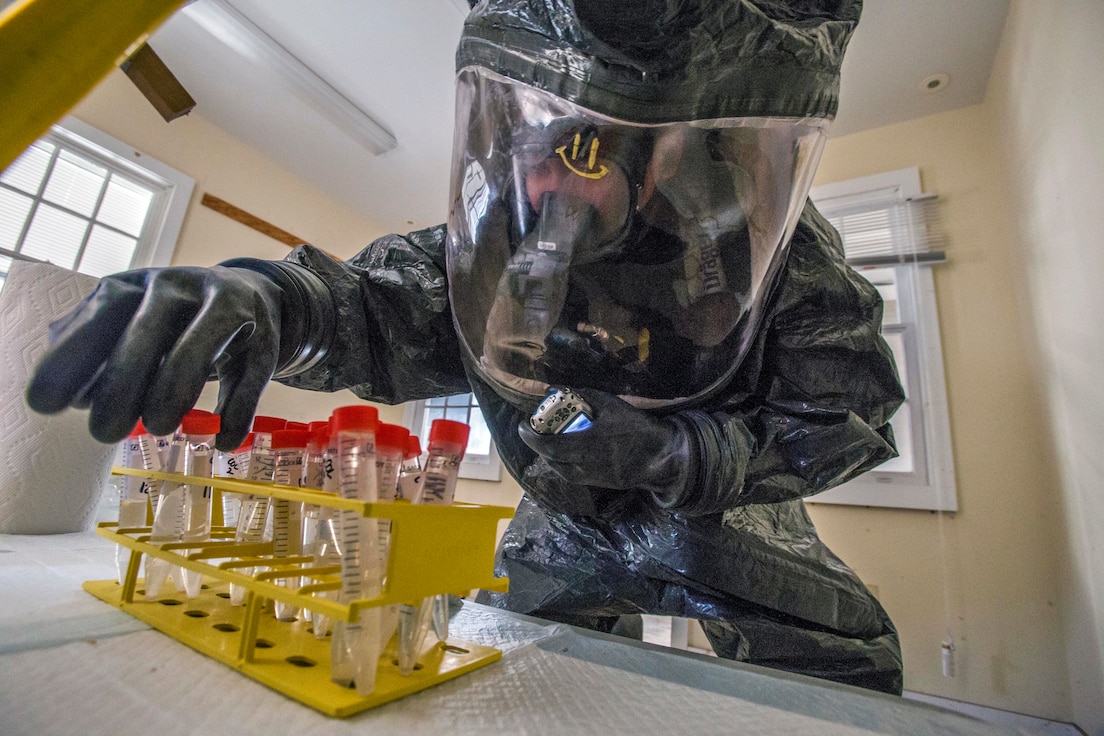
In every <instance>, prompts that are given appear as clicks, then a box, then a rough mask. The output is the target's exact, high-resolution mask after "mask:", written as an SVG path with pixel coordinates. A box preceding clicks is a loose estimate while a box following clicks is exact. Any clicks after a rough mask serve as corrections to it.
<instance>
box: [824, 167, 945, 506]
mask: <svg viewBox="0 0 1104 736" xmlns="http://www.w3.org/2000/svg"><path fill="white" fill-rule="evenodd" d="M891 190H893V191H894V198H895V199H896V200H897V201H898V202H900V203H903V202H907V201H910V200H916V199H921V198H923V197H924V196H925V195H924V194H923V192H922V190H921V188H920V173H919V170H918V169H917V168H909V169H901V170H898V171H891V172H886V173H884V174H876V175H874V176H868V177H862V178H858V179H850V180H847V181H841V182H836V183H833V184H827V185H823V186H819V187H814V188H813V189H812V191H811V192H810V197H811V198H812V200H813V202H814V203H816V204H817V207H818V209H821V212H822V214H826V216H828V215H830V214H831V213H832V212H833V210H836V211H838V210H840V209H844V208H847V209H852V208H861V207H862V205H863V204H864V203H869V204H870V205H871V210H873V209H875V208H876V207H877V206H878V203H879V202H881V203H884V202H885V201H886V198H887V192H889V191H891ZM910 226H911V227H914V228H915V227H923V222H922V221H921V222H918V221H917V220H916V219H912V220H911V222H910ZM919 236H920V237H919V238H917V237H914V238H913V242H914V243H915V242H917V241H918V240H919V241H922V240H923V238H924V234H923V233H920V234H919ZM875 268H892V269H893V270H894V271H895V283H896V287H897V305H896V306H897V309H898V310H899V315H898V322H897V323H896V324H890V325H886V326H884V327H883V332H884V333H886V334H900V335H901V336H902V342H903V344H904V346H905V354H906V357H905V360H906V363H905V366H904V371H903V373H904V375H905V381H904V383H905V392H906V395H907V397H908V399H907V404H908V407H909V420H910V429H911V434H912V447H913V470H912V471H911V472H903V471H892V470H883V469H879V468H874V469H873V470H870V471H868V472H866V473H864V474H863V475H861V476H859V477H858V478H855V479H853V480H851V481H849V482H847V483H845V484H843V485H841V486H838V487H837V488H833V489H830V490H828V491H825V492H823V493H819V494H817V495H815V496H811V497H809V498H807V499H806V501H807V502H810V503H829V504H844V505H859V506H877V507H889V508H903V509H923V510H929V511H952V512H953V511H957V510H958V500H957V495H958V494H957V488H956V484H955V475H954V454H953V448H952V444H951V429H950V412H949V408H948V401H947V388H946V378H945V375H944V364H943V349H942V343H941V336H940V330H939V312H938V306H937V304H936V297H935V282H934V279H933V277H932V272H931V268H930V264H928V263H925V262H922V261H919V260H912V261H908V262H905V261H902V262H898V263H886V264H883V265H880V266H861V267H859V266H856V267H855V269H856V271H858V272H859V274H860V275H862V274H863V272H864V271H867V272H869V271H870V270H872V269H875Z"/></svg>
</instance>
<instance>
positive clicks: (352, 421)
mask: <svg viewBox="0 0 1104 736" xmlns="http://www.w3.org/2000/svg"><path fill="white" fill-rule="evenodd" d="M379 423H380V421H379V411H377V410H376V407H374V406H363V405H354V406H340V407H338V408H336V409H334V412H333V416H331V417H330V432H332V433H333V434H337V433H338V432H345V431H353V432H375V431H376V429H377V428H378V427H379Z"/></svg>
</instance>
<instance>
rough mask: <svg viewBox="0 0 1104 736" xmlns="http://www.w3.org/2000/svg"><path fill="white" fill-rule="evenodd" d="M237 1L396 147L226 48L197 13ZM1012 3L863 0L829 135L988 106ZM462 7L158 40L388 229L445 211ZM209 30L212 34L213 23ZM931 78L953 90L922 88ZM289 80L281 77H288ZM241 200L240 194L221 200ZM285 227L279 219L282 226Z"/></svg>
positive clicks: (211, 100)
mask: <svg viewBox="0 0 1104 736" xmlns="http://www.w3.org/2000/svg"><path fill="white" fill-rule="evenodd" d="M212 2H218V3H221V4H222V5H223V6H225V5H231V6H232V9H236V10H238V11H240V13H241V14H242V15H244V16H245V17H247V18H248V19H249V20H250V21H251V22H252V23H253V24H255V25H256V26H257V27H259V28H260V29H262V30H263V32H264V33H266V34H267V35H268V36H269V37H271V39H273V40H275V41H276V42H277V43H278V44H279V45H280V46H283V47H284V48H285V49H286V50H287V51H289V52H290V53H291V54H292V55H293V56H294V57H296V58H297V59H298V60H299V61H301V62H303V64H305V65H306V66H307V67H309V69H311V70H312V71H313V72H314V74H316V75H317V76H319V77H321V78H322V79H324V80H325V81H326V82H328V83H329V85H330V86H332V87H333V88H334V89H336V90H337V91H338V92H339V93H340V95H342V96H344V97H345V98H347V100H348V101H350V102H351V103H353V105H355V106H356V107H359V108H360V109H361V110H363V111H364V112H366V113H368V114H369V115H370V116H372V117H373V118H374V119H375V120H376V121H378V122H379V123H380V124H381V125H382V126H383V127H384V128H386V129H387V130H388V131H390V133H392V134H393V135H394V136H395V138H396V139H397V145H396V147H395V148H394V149H393V150H390V151H388V152H386V153H383V154H381V155H375V154H373V153H371V152H370V151H368V150H366V148H365V147H364V146H363V145H361V144H359V143H357V142H355V141H354V139H353V138H352V137H350V136H349V135H347V134H346V133H345V132H343V131H342V130H341V129H340V128H339V127H338V126H337V125H335V124H334V123H333V122H330V121H329V120H328V119H327V117H326V116H325V115H323V114H321V113H319V112H318V111H317V109H318V108H317V107H316V106H312V105H310V104H306V103H305V102H304V101H303V100H302V97H301V95H300V96H297V94H296V93H295V92H294V91H293V90H292V88H291V87H289V86H288V84H287V82H286V78H285V79H282V78H281V74H280V73H278V72H276V71H274V69H273V66H272V65H271V64H270V63H265V62H263V61H259V60H257V59H256V58H250V55H249V54H248V53H247V52H242V51H241V50H235V48H234V45H233V44H232V43H231V44H228V43H226V42H225V41H224V40H220V38H219V37H218V35H219V34H217V33H212V32H210V31H209V30H207V29H206V28H205V26H204V24H203V23H201V22H199V21H198V20H197V14H196V12H195V10H196V9H195V6H199V5H201V4H203V3H212ZM1008 2H1009V0H969V2H966V1H964V0H866V3H865V7H864V11H863V17H862V21H861V22H860V24H859V27H858V29H857V30H856V32H855V35H854V37H853V39H852V41H851V45H850V47H849V49H848V52H847V56H846V60H845V62H844V67H843V76H842V85H841V101H840V111H839V114H838V117H837V119H836V122H835V123H834V125H833V129H832V135H834V136H839V135H845V134H848V133H855V132H858V131H861V130H867V129H870V128H875V127H879V126H882V125H887V124H890V123H895V122H900V121H903V120H909V119H912V118H917V117H921V116H924V115H930V114H933V113H936V112H942V111H945V110H950V109H954V108H957V107H963V106H967V105H973V104H977V103H979V102H981V101H982V99H983V97H984V94H985V89H986V84H987V82H988V79H989V73H990V69H991V68H992V63H993V57H994V55H995V53H996V49H997V45H998V42H999V40H1000V34H1001V30H1002V28H1003V26H1004V18H1005V15H1006V13H1007V10H1008ZM466 10H467V3H466V2H465V1H464V0H402V2H394V1H391V0H314V1H313V2H309V3H308V2H303V1H302V0H195V2H193V3H190V4H189V6H186V7H185V8H184V9H183V10H181V11H180V12H178V13H177V14H176V15H174V16H173V17H172V18H170V19H169V21H168V22H167V23H166V24H165V25H164V26H162V28H161V29H159V30H158V31H157V32H156V33H155V34H154V35H153V37H152V38H151V39H150V45H151V46H152V47H153V48H154V50H155V51H156V52H157V53H158V54H159V55H160V56H161V57H162V59H163V60H164V61H165V63H166V64H167V65H168V66H169V68H170V69H172V70H173V72H174V73H175V75H176V76H177V78H178V79H179V80H180V81H181V83H182V84H183V85H184V87H185V88H186V89H187V90H188V91H189V92H190V93H191V95H192V97H194V98H195V100H196V102H197V104H196V107H195V110H194V111H193V112H192V114H193V115H198V116H200V117H202V118H204V119H205V120H208V121H209V122H211V123H213V124H214V125H216V126H218V127H220V128H222V129H223V130H225V131H226V132H228V133H230V134H231V135H233V136H235V137H237V138H238V139H240V140H242V141H244V142H246V143H247V144H249V145H250V146H252V147H254V148H256V149H258V150H260V151H262V152H263V153H264V154H266V155H267V156H268V157H270V158H271V159H273V160H275V161H278V162H280V163H281V164H282V165H283V166H285V167H286V168H288V169H289V170H292V171H294V172H296V173H297V174H298V175H300V176H301V177H302V178H303V179H305V180H307V181H310V182H312V183H313V184H315V185H316V186H318V187H319V188H321V189H323V190H325V191H327V192H329V193H330V194H331V195H332V196H334V197H335V198H337V199H339V200H341V201H343V202H345V203H346V204H347V205H348V206H350V207H351V208H353V209H354V210H355V211H357V212H359V213H360V214H361V215H362V216H364V217H365V218H367V219H369V220H370V221H372V222H373V223H376V224H377V225H378V226H379V227H380V228H381V230H384V231H393V232H407V231H409V230H411V229H412V228H416V227H423V226H429V225H434V224H437V223H439V222H443V221H444V219H445V217H446V214H447V199H448V175H449V161H450V153H451V149H452V127H453V71H454V70H453V51H454V49H455V46H456V42H457V40H458V39H459V37H460V30H461V26H462V24H463V19H464V15H465V13H466ZM207 28H209V25H208V26H207ZM934 74H946V75H947V76H948V78H949V83H948V84H946V85H945V87H944V88H943V89H941V90H940V91H938V92H927V91H924V90H923V89H922V86H923V85H922V82H923V81H924V80H925V79H928V78H929V77H931V76H932V75H934ZM285 76H286V75H285ZM214 194H216V195H217V196H222V197H225V198H228V199H231V200H232V199H233V192H214ZM274 224H276V225H279V224H280V223H278V222H277V223H274Z"/></svg>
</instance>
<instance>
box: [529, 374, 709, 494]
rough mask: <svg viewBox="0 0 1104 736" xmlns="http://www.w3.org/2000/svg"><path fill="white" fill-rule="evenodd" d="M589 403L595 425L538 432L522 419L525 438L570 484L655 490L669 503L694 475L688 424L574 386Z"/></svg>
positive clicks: (690, 482) (682, 492)
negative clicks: (553, 431) (577, 429)
mask: <svg viewBox="0 0 1104 736" xmlns="http://www.w3.org/2000/svg"><path fill="white" fill-rule="evenodd" d="M574 391H575V392H576V393H577V394H579V395H580V396H581V397H583V399H585V400H586V402H587V403H588V404H590V407H591V410H592V416H591V420H592V426H590V427H589V428H587V429H585V430H582V431H579V432H568V433H566V434H538V433H536V432H534V431H533V429H532V427H530V426H529V422H528V421H527V420H526V421H523V422H522V423H521V424H520V426H519V427H518V434H519V435H520V436H521V439H522V441H523V442H524V443H525V444H526V445H528V446H529V448H530V449H532V450H533V451H534V452H536V453H537V454H538V455H541V456H542V457H543V458H544V459H545V460H546V461H547V462H548V464H549V466H550V467H551V468H552V470H553V471H554V472H555V473H556V474H557V475H559V476H561V477H562V478H564V479H565V480H567V481H568V482H570V483H577V484H580V485H585V486H596V487H598V488H610V489H613V490H621V491H629V490H636V491H642V492H648V493H651V495H652V497H653V498H654V499H655V501H656V503H657V504H658V505H660V506H663V507H670V506H671V504H672V502H673V501H675V500H677V499H680V498H682V497H683V496H684V494H685V489H686V488H687V487H689V486H691V485H692V484H693V479H694V477H695V475H696V465H697V457H696V455H697V452H696V450H695V447H694V442H693V441H692V439H691V436H690V433H689V432H687V427H686V425H684V424H683V423H682V422H680V421H678V420H677V419H676V418H673V417H657V416H654V415H652V414H649V413H648V412H646V411H643V410H641V409H637V408H635V407H633V406H631V405H629V404H628V403H626V402H624V401H622V400H621V399H619V398H617V397H616V396H612V395H610V394H607V393H604V392H602V391H597V390H594V389H574Z"/></svg>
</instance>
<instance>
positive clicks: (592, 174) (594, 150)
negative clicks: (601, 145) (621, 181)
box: [556, 133, 609, 179]
mask: <svg viewBox="0 0 1104 736" xmlns="http://www.w3.org/2000/svg"><path fill="white" fill-rule="evenodd" d="M580 143H582V136H580V135H579V134H578V133H576V134H575V140H574V141H573V142H572V145H571V160H568V157H567V146H560V147H559V148H557V149H556V153H558V154H560V160H561V161H563V163H564V166H566V167H567V168H568V170H570V171H571V173H573V174H576V175H578V176H581V177H583V178H585V179H601V178H602V177H603V176H605V175H606V174H608V173H609V168H608V167H606V165H605V164H602V165H601V166H599V167H598V169H597V170H595V169H594V165H595V164H596V163H597V162H598V139H597V138H595V139H594V140H593V141H591V144H590V153H589V154H588V158H587V168H586V171H582V170H580V169H577V168H575V166H574V165H573V164H572V163H571V161H575V160H577V159H578V158H579V144H580Z"/></svg>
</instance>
